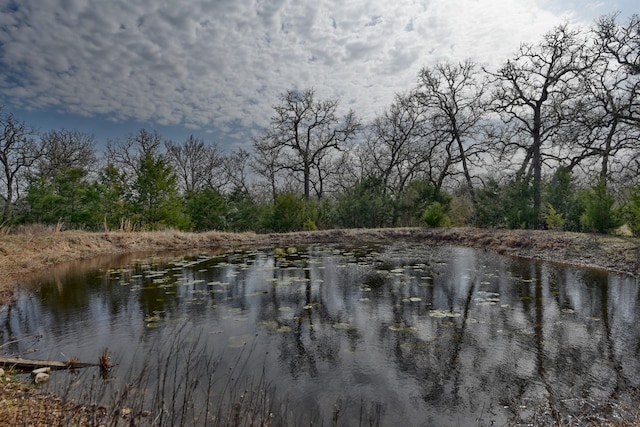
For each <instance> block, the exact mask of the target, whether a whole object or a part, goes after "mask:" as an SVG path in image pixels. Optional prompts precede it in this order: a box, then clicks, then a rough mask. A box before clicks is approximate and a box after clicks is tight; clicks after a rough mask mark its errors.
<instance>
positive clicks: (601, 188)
mask: <svg viewBox="0 0 640 427" xmlns="http://www.w3.org/2000/svg"><path fill="white" fill-rule="evenodd" d="M582 197H583V200H584V212H583V214H582V216H581V217H580V223H581V224H582V229H583V231H589V232H590V231H597V232H600V233H606V232H607V231H609V230H611V229H613V228H615V227H617V226H618V225H619V222H618V220H617V218H616V212H615V210H614V199H613V195H612V194H611V193H609V191H608V190H607V187H606V185H605V183H604V180H599V181H598V183H597V184H596V185H594V186H593V187H591V188H590V189H589V190H587V191H584V192H583V193H582Z"/></svg>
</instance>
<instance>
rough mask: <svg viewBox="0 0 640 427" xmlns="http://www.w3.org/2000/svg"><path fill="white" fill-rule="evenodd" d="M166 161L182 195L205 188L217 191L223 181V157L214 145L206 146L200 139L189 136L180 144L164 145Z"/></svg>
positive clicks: (169, 143) (170, 143)
mask: <svg viewBox="0 0 640 427" xmlns="http://www.w3.org/2000/svg"><path fill="white" fill-rule="evenodd" d="M165 147H166V150H167V159H168V160H169V163H170V164H171V166H172V167H173V170H174V171H175V172H176V174H177V177H178V182H179V187H180V189H181V191H182V192H183V193H184V194H188V193H191V192H193V191H197V190H200V189H202V188H205V187H212V188H215V189H218V188H219V187H220V186H221V185H222V184H223V180H221V179H220V177H221V175H222V167H223V162H224V156H223V155H222V153H220V150H219V149H218V147H217V146H216V145H207V144H205V142H204V141H203V140H202V139H199V138H196V137H194V136H193V135H191V136H189V138H187V139H186V140H185V141H184V142H183V143H182V144H175V143H174V142H172V141H167V142H166V143H165Z"/></svg>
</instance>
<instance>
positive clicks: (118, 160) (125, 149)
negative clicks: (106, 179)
mask: <svg viewBox="0 0 640 427" xmlns="http://www.w3.org/2000/svg"><path fill="white" fill-rule="evenodd" d="M162 142H163V140H162V137H161V136H160V134H158V132H156V131H153V132H149V131H148V130H146V129H141V130H140V131H138V132H137V133H135V134H131V135H129V136H127V138H126V139H125V140H115V141H109V142H107V147H106V149H105V159H106V161H107V164H108V165H110V166H112V167H114V168H115V169H117V170H118V172H119V173H120V174H121V175H122V176H123V177H124V179H125V180H126V181H127V182H129V183H132V182H133V180H134V179H135V177H136V175H137V174H138V172H139V171H138V169H139V168H140V165H141V162H142V160H143V159H145V158H147V157H152V158H155V157H158V156H160V155H162V153H161V148H162Z"/></svg>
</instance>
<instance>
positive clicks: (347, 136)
mask: <svg viewBox="0 0 640 427" xmlns="http://www.w3.org/2000/svg"><path fill="white" fill-rule="evenodd" d="M273 108H274V111H275V115H274V117H272V118H271V124H270V126H269V127H268V128H267V130H266V132H265V136H264V138H263V139H262V141H264V144H265V145H264V147H265V148H267V149H272V150H281V151H280V153H281V158H280V165H281V166H282V167H284V168H286V169H287V170H289V171H291V172H292V173H294V174H299V175H300V176H301V181H302V183H303V187H304V197H305V198H306V199H309V198H310V195H311V185H312V184H311V181H312V171H313V169H314V168H317V167H318V166H319V163H320V162H321V161H322V160H323V159H324V158H325V156H326V155H327V153H328V152H331V151H335V150H341V149H342V148H343V145H344V144H345V143H347V142H348V141H350V140H351V139H352V138H353V137H354V136H355V134H356V132H357V131H358V130H359V129H360V122H359V120H358V119H357V117H356V116H355V113H354V112H353V111H349V112H348V113H347V114H346V115H344V116H342V117H340V116H339V115H338V112H337V110H338V100H336V99H330V100H321V101H317V100H316V99H315V91H314V90H313V89H305V90H304V91H302V92H299V91H295V90H289V91H287V92H286V93H284V94H282V95H281V97H280V103H279V104H278V105H276V106H274V107H273Z"/></svg>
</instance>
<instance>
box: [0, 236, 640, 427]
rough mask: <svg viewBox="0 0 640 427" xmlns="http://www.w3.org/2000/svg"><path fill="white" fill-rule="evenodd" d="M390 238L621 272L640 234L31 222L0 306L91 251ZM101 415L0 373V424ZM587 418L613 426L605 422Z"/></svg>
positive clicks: (2, 261)
mask: <svg viewBox="0 0 640 427" xmlns="http://www.w3.org/2000/svg"><path fill="white" fill-rule="evenodd" d="M390 240H403V241H410V242H424V243H428V244H446V245H458V246H468V247H476V248H480V249H483V250H493V251H496V252H498V253H500V254H504V255H512V256H521V257H527V258H536V259H543V260H549V261H561V262H564V263H568V264H573V265H579V266H589V267H598V268H603V269H608V270H615V271H619V272H622V273H626V274H635V275H637V274H638V273H640V253H639V251H638V247H639V246H640V239H637V238H623V237H615V236H600V235H586V234H578V233H563V232H552V231H524V230H515V231H514V230H486V229H476V228H442V229H424V228H396V229H360V230H325V231H309V232H298V233H287V234H255V233H241V234H234V233H220V232H208V233H183V232H178V231H162V232H133V233H131V232H103V233H89V232H81V231H62V232H61V231H60V230H59V229H57V228H47V227H40V228H37V227H32V228H27V229H22V230H11V232H7V233H0V305H5V304H7V303H8V302H9V301H10V300H11V297H12V295H13V291H14V289H15V286H20V285H23V284H25V283H27V282H28V280H29V278H31V277H32V276H33V275H34V274H36V273H41V272H44V271H46V270H47V269H48V268H49V267H51V266H53V265H57V264H61V263H65V262H68V261H74V260H89V259H91V258H95V257H97V256H99V255H105V254H124V253H133V252H147V251H154V252H160V251H186V250H205V249H214V248H215V249H218V248H231V247H238V246H250V245H269V246H290V245H306V244H313V243H356V242H365V241H390ZM108 357H109V353H108V350H107V349H105V351H104V352H103V355H102V356H101V362H104V363H105V365H106V364H107V363H109V364H110V360H109V359H108ZM104 413H105V409H104V408H89V407H86V406H82V405H75V404H73V403H70V402H66V401H63V400H62V399H59V398H57V397H55V396H51V395H47V394H43V393H39V392H38V391H37V390H35V389H34V388H32V387H29V386H25V385H24V384H22V383H20V382H17V381H15V380H12V379H0V425H5V424H6V425H30V426H40V425H43V426H45V425H47V426H48V425H66V424H67V423H68V421H69V420H70V419H73V420H74V422H75V425H92V424H93V423H92V420H95V419H96V417H97V418H101V417H102V416H103V415H104ZM636 415H637V414H636ZM70 417H71V418H70ZM639 417H640V415H639ZM631 419H633V417H631ZM635 419H637V418H635ZM588 424H589V425H607V424H608V425H616V424H615V423H613V424H611V423H609V422H602V423H598V422H595V423H588ZM630 425H638V424H637V423H636V424H633V423H631V424H630Z"/></svg>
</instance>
